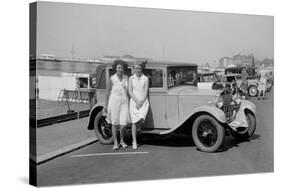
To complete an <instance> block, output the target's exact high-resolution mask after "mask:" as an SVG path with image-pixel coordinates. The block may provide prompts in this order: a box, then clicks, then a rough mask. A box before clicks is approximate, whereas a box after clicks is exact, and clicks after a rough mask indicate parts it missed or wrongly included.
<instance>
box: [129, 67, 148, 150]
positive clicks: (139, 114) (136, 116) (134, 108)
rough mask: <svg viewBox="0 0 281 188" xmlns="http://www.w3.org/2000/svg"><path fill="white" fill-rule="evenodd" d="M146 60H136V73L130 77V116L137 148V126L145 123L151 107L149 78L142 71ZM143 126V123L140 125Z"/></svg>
mask: <svg viewBox="0 0 281 188" xmlns="http://www.w3.org/2000/svg"><path fill="white" fill-rule="evenodd" d="M144 65H145V62H142V63H141V62H136V64H135V67H134V71H135V72H134V75H132V76H131V77H130V78H129V94H130V96H131V100H130V117H131V121H132V138H133V143H132V146H133V149H137V147H138V146H137V138H136V132H137V131H136V126H137V125H139V124H142V123H144V120H145V118H146V114H147V111H148V107H149V102H148V98H147V93H148V78H147V77H146V76H145V75H144V74H143V73H142V70H143V68H144ZM139 126H141V125H139Z"/></svg>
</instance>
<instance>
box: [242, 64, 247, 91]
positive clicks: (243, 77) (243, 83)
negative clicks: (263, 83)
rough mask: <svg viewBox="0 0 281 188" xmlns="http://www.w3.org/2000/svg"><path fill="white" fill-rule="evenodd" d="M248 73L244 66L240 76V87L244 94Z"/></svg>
mask: <svg viewBox="0 0 281 188" xmlns="http://www.w3.org/2000/svg"><path fill="white" fill-rule="evenodd" d="M247 77H248V73H247V71H246V68H245V67H244V68H243V69H242V72H241V78H242V84H241V89H242V91H243V93H244V94H246V93H247V88H248V81H247Z"/></svg>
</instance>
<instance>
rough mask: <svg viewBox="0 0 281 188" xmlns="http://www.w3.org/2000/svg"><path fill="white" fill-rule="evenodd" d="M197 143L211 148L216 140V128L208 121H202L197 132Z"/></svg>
mask: <svg viewBox="0 0 281 188" xmlns="http://www.w3.org/2000/svg"><path fill="white" fill-rule="evenodd" d="M197 135H198V139H199V141H200V142H201V143H202V144H203V145H204V146H207V147H212V146H213V145H214V144H215V143H216V141H217V138H218V133H217V129H216V127H215V126H214V125H213V124H212V122H210V121H209V120H205V121H202V122H201V123H200V124H199V126H198V130H197Z"/></svg>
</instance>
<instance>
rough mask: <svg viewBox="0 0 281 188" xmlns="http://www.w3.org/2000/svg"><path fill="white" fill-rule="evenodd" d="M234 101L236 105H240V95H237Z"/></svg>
mask: <svg viewBox="0 0 281 188" xmlns="http://www.w3.org/2000/svg"><path fill="white" fill-rule="evenodd" d="M232 99H233V100H234V101H235V103H236V104H240V103H241V97H240V95H238V94H235V95H234V96H233V97H232Z"/></svg>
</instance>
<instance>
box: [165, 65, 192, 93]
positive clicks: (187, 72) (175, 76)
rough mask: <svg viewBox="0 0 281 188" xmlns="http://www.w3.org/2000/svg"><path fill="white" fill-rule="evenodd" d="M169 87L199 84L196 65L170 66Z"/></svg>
mask: <svg viewBox="0 0 281 188" xmlns="http://www.w3.org/2000/svg"><path fill="white" fill-rule="evenodd" d="M167 79H168V87H169V88H171V87H175V86H181V85H197V69H196V67H186V66H182V67H168V77H167Z"/></svg>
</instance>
